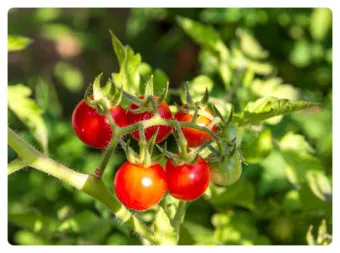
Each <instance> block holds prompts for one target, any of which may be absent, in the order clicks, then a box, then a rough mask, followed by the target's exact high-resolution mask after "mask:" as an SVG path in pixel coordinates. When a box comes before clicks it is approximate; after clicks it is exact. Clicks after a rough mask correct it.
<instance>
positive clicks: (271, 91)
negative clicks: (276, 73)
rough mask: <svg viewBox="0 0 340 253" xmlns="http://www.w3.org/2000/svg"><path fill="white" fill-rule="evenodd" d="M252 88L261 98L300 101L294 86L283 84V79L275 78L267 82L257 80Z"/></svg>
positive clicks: (252, 84)
mask: <svg viewBox="0 0 340 253" xmlns="http://www.w3.org/2000/svg"><path fill="white" fill-rule="evenodd" d="M250 88H251V89H252V91H253V92H254V93H255V94H256V95H258V96H259V97H265V96H268V97H277V98H281V99H282V98H283V99H290V100H297V99H299V91H298V90H297V89H296V88H294V86H292V85H289V84H282V79H281V78H279V77H273V78H269V79H266V80H262V79H255V80H254V81H253V82H252V83H251V86H250Z"/></svg>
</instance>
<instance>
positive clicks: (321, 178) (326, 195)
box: [306, 170, 332, 202]
mask: <svg viewBox="0 0 340 253" xmlns="http://www.w3.org/2000/svg"><path fill="white" fill-rule="evenodd" d="M306 180H307V183H308V185H309V187H310V188H311V190H312V192H313V193H314V194H315V195H316V196H317V197H318V198H319V199H321V200H323V201H329V202H331V201H332V187H331V184H330V182H329V180H328V178H327V177H326V175H325V174H324V173H322V172H321V171H318V170H311V171H307V172H306Z"/></svg>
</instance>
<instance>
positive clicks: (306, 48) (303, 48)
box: [289, 40, 312, 68]
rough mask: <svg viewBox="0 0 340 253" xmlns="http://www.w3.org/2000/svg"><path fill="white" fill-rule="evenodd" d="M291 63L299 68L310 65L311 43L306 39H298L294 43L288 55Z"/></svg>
mask: <svg viewBox="0 0 340 253" xmlns="http://www.w3.org/2000/svg"><path fill="white" fill-rule="evenodd" d="M289 59H290V61H291V63H292V64H294V65H295V66H297V67H299V68H304V67H307V66H309V65H310V63H311V60H312V54H311V45H310V44H309V42H308V41H307V40H299V41H297V42H296V43H295V45H294V48H293V50H292V52H291V54H290V56H289Z"/></svg>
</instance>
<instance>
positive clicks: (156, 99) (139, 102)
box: [123, 75, 169, 116]
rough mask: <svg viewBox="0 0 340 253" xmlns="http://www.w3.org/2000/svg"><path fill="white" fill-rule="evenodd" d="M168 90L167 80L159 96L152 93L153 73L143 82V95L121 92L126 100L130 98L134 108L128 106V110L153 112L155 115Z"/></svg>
mask: <svg viewBox="0 0 340 253" xmlns="http://www.w3.org/2000/svg"><path fill="white" fill-rule="evenodd" d="M168 91H169V82H167V83H166V87H165V88H164V89H163V92H162V94H161V95H160V96H156V95H155V94H154V83H153V75H151V76H150V78H149V79H148V80H147V82H146V84H145V91H144V96H138V97H136V96H133V95H131V94H128V93H126V92H123V96H125V97H126V98H127V99H128V100H130V101H131V102H132V103H133V104H134V105H135V107H136V108H129V109H128V110H129V111H131V112H133V113H143V112H153V113H154V115H155V116H158V115H159V113H158V108H157V107H158V106H159V105H160V104H161V103H162V102H163V101H164V100H165V99H166V97H167V95H168Z"/></svg>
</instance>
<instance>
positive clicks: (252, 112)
mask: <svg viewBox="0 0 340 253" xmlns="http://www.w3.org/2000/svg"><path fill="white" fill-rule="evenodd" d="M313 106H316V104H315V103H311V102H307V101H296V102H294V101H290V100H288V99H278V98H276V97H264V98H260V99H258V100H256V101H253V102H249V103H248V104H247V105H246V107H245V108H244V110H243V117H244V118H245V119H246V120H248V121H250V122H256V121H261V120H265V119H269V118H271V117H275V116H278V115H282V114H285V113H289V112H295V111H298V110H302V109H307V108H310V107H313Z"/></svg>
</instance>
